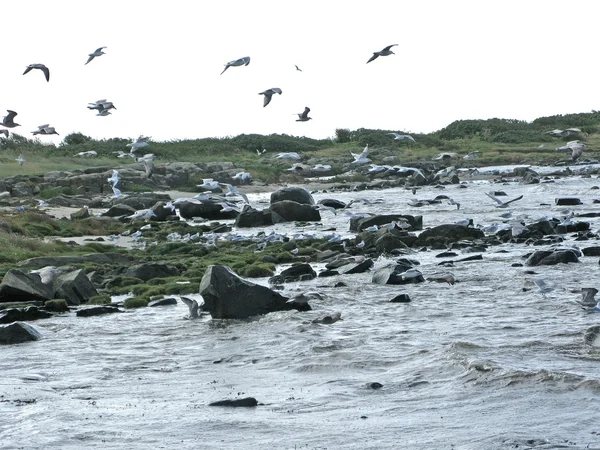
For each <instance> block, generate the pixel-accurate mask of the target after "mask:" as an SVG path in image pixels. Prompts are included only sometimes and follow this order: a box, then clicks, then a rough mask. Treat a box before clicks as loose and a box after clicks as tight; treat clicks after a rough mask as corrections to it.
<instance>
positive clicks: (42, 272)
mask: <svg viewBox="0 0 600 450" xmlns="http://www.w3.org/2000/svg"><path fill="white" fill-rule="evenodd" d="M29 273H37V274H38V275H39V276H40V278H41V280H42V283H44V284H48V283H51V282H52V280H53V279H54V277H55V276H56V275H60V274H61V273H62V270H60V269H57V268H56V267H54V266H46V267H42V268H41V269H38V270H30V271H29Z"/></svg>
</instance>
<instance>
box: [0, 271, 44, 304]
mask: <svg viewBox="0 0 600 450" xmlns="http://www.w3.org/2000/svg"><path fill="white" fill-rule="evenodd" d="M53 298H54V290H53V288H52V283H48V284H44V283H42V281H41V280H40V277H39V276H38V275H36V274H30V273H25V272H23V271H22V270H19V269H11V270H9V271H8V272H6V274H5V275H4V278H3V279H2V283H0V302H18V301H27V300H51V299H53Z"/></svg>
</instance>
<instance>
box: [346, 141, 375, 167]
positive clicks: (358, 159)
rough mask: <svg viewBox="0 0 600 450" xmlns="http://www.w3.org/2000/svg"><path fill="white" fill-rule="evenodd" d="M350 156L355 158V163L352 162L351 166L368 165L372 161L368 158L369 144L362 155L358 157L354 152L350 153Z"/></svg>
mask: <svg viewBox="0 0 600 450" xmlns="http://www.w3.org/2000/svg"><path fill="white" fill-rule="evenodd" d="M350 154H351V155H352V157H353V158H354V161H352V162H351V164H366V163H368V162H371V160H370V159H369V158H367V155H368V154H369V144H367V146H366V147H365V149H364V150H363V151H362V153H361V154H360V155H357V154H356V153H352V152H350Z"/></svg>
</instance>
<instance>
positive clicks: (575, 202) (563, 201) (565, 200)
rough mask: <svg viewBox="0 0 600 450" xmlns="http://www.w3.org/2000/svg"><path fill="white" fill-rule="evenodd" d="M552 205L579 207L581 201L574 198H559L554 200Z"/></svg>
mask: <svg viewBox="0 0 600 450" xmlns="http://www.w3.org/2000/svg"><path fill="white" fill-rule="evenodd" d="M554 203H555V204H556V205H557V206H558V205H581V204H582V203H581V200H579V199H578V198H576V197H559V198H555V199H554Z"/></svg>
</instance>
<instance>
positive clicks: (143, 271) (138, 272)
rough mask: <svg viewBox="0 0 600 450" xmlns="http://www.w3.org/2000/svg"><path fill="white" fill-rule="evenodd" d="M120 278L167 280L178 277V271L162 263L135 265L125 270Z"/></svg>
mask: <svg viewBox="0 0 600 450" xmlns="http://www.w3.org/2000/svg"><path fill="white" fill-rule="evenodd" d="M120 275H121V276H124V277H129V278H139V279H140V280H143V281H148V280H151V279H153V278H168V277H175V276H178V275H179V269H177V268H176V267H174V266H171V265H168V264H163V263H154V262H151V263H143V264H136V265H133V266H131V267H128V268H126V269H125V270H124V271H123V272H122V273H120Z"/></svg>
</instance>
